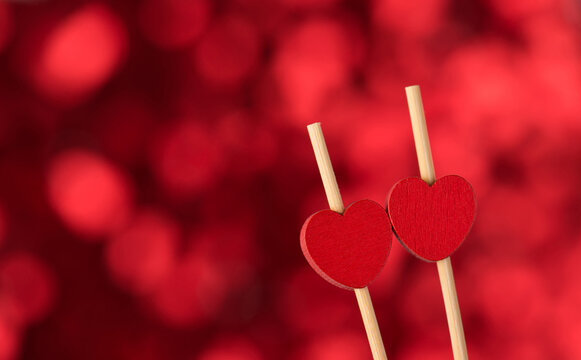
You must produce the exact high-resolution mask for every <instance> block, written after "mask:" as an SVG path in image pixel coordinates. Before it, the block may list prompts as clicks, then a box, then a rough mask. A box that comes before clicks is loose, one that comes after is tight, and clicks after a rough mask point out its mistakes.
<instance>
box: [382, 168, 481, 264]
mask: <svg viewBox="0 0 581 360" xmlns="http://www.w3.org/2000/svg"><path fill="white" fill-rule="evenodd" d="M475 206H476V200H475V197H474V191H473V190H472V186H470V184H469V183H468V181H466V180H465V179H464V178H462V177H460V176H457V175H449V176H444V177H442V178H440V179H438V180H437V181H436V182H434V184H433V185H432V186H429V185H428V184H427V183H426V182H425V181H423V180H422V179H420V178H407V179H404V180H401V181H399V182H398V183H397V184H395V185H394V186H393V188H392V189H391V191H390V193H389V195H388V199H387V209H388V213H389V218H390V220H391V224H392V226H393V230H394V232H395V234H396V236H397V238H398V239H399V241H400V242H401V243H402V245H403V246H404V247H405V248H406V249H408V250H409V251H410V252H411V253H412V254H414V255H416V256H417V257H419V258H420V259H423V260H426V261H438V260H442V259H445V258H447V257H449V256H450V255H451V254H452V253H453V252H454V251H455V250H456V249H457V248H458V247H459V246H460V244H462V242H463V241H464V239H465V238H466V236H467V235H468V232H469V231H470V229H471V227H472V224H473V222H474V215H475Z"/></svg>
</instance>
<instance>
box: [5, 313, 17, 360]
mask: <svg viewBox="0 0 581 360" xmlns="http://www.w3.org/2000/svg"><path fill="white" fill-rule="evenodd" d="M20 336H21V335H20V334H19V331H18V330H17V329H15V328H14V327H13V326H10V325H9V324H8V323H7V322H5V321H2V319H0V360H16V359H17V358H18V355H19V352H20V349H19V346H20V342H21V339H20Z"/></svg>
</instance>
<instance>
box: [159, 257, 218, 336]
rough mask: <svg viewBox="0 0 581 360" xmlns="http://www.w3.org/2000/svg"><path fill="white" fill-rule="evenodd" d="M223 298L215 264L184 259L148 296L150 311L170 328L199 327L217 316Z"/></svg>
mask: <svg viewBox="0 0 581 360" xmlns="http://www.w3.org/2000/svg"><path fill="white" fill-rule="evenodd" d="M226 294H227V283H226V280H225V279H224V276H223V274H222V273H221V272H220V271H219V269H218V268H217V264H215V263H214V262H211V261H209V260H207V259H206V258H204V257H201V256H196V255H192V254H190V255H188V256H187V257H186V258H185V259H183V260H182V261H181V262H180V263H179V264H177V266H176V267H175V268H174V269H173V271H172V272H171V273H170V274H169V276H167V277H166V278H165V279H164V280H163V282H162V283H161V286H159V287H158V289H157V291H156V292H155V293H154V294H152V297H151V304H152V306H153V310H154V311H155V313H156V314H157V316H158V317H159V318H160V320H161V321H163V322H164V323H166V324H167V325H170V326H174V327H188V326H194V325H199V324H201V323H204V322H206V321H209V320H210V319H212V318H213V317H214V316H216V314H217V313H218V311H219V309H220V307H221V306H222V304H223V302H224V299H225V297H226Z"/></svg>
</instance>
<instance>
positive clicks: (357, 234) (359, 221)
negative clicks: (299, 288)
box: [301, 200, 391, 290]
mask: <svg viewBox="0 0 581 360" xmlns="http://www.w3.org/2000/svg"><path fill="white" fill-rule="evenodd" d="M301 248H302V250H303V254H304V255H305V257H306V258H307V261H308V262H309V264H310V265H311V267H312V268H313V269H314V270H315V271H316V272H317V273H318V274H319V275H321V276H322V277H323V278H324V279H325V280H327V281H329V282H330V283H331V284H333V285H336V286H339V287H341V288H344V289H349V290H352V289H356V288H363V287H366V286H367V285H369V283H370V282H371V281H373V280H374V279H375V278H376V277H377V275H378V274H379V272H380V271H381V269H383V266H384V265H385V262H386V260H387V256H388V255H389V250H390V248H391V227H390V225H389V218H388V216H387V213H386V212H385V209H384V208H383V207H382V206H381V205H379V204H378V203H376V202H374V201H371V200H361V201H357V202H355V203H353V204H351V205H350V206H349V207H347V209H346V210H345V212H344V213H343V215H341V214H339V213H337V212H335V211H332V210H323V211H319V212H317V213H315V214H313V215H311V216H310V217H309V218H308V219H307V220H306V221H305V223H304V225H303V228H302V229H301Z"/></svg>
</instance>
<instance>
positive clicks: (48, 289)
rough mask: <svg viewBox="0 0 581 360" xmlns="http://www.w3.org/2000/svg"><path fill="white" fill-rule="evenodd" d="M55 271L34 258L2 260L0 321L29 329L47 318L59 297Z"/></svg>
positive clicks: (14, 256)
mask: <svg viewBox="0 0 581 360" xmlns="http://www.w3.org/2000/svg"><path fill="white" fill-rule="evenodd" d="M55 287H56V284H55V277H54V274H53V273H52V271H51V270H50V269H49V268H48V267H47V266H46V265H45V264H44V263H43V262H42V261H41V260H39V259H38V258H36V257H35V256H33V255H30V254H25V253H18V254H10V255H8V256H7V257H6V258H4V259H2V260H0V289H1V290H2V291H0V313H1V314H2V315H3V316H0V318H4V319H7V320H8V321H11V322H13V323H14V324H17V325H27V324H30V323H34V322H37V321H39V320H41V319H42V318H43V317H45V316H46V315H47V314H48V313H49V311H50V310H51V308H52V306H53V303H54V300H55V296H56V289H55Z"/></svg>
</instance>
